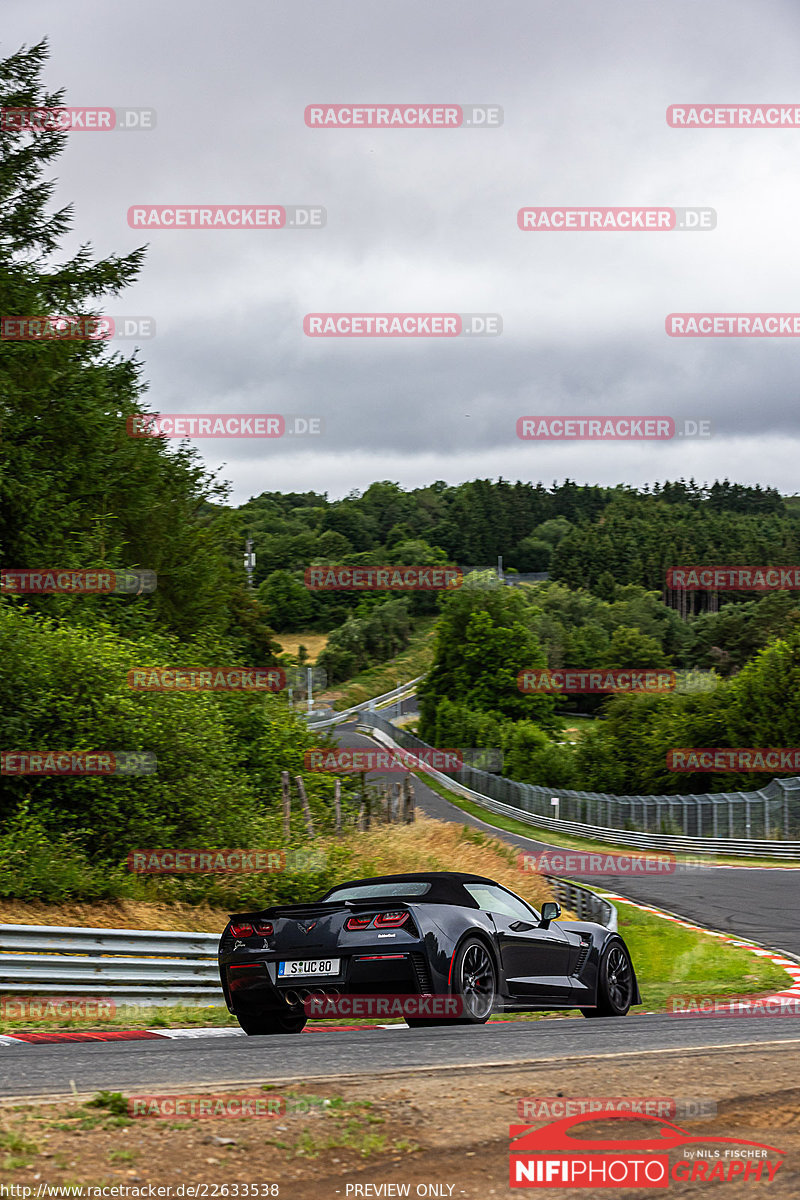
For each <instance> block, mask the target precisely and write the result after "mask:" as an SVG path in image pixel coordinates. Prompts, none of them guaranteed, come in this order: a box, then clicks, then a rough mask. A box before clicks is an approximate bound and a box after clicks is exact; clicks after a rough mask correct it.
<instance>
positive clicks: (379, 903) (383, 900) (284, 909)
mask: <svg viewBox="0 0 800 1200" xmlns="http://www.w3.org/2000/svg"><path fill="white" fill-rule="evenodd" d="M410 907H411V905H410V903H409V902H408V901H407V900H398V899H397V897H396V896H378V897H373V898H372V899H370V898H368V897H367V898H365V899H363V900H325V901H322V900H318V901H317V903H316V904H275V905H273V906H272V907H271V908H261V909H259V910H258V911H257V912H243V913H231V915H230V917H229V920H231V921H246V920H252V919H253V918H254V917H299V918H301V919H302V918H303V917H324V916H325V914H326V913H331V912H337V911H338V910H340V909H342V908H346V909H364V908H369V909H373V910H374V909H381V910H384V909H387V908H388V909H392V910H395V909H398V908H402V909H406V908H410Z"/></svg>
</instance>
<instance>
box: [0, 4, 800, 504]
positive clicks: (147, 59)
mask: <svg viewBox="0 0 800 1200" xmlns="http://www.w3.org/2000/svg"><path fill="white" fill-rule="evenodd" d="M43 35H47V36H48V38H49V39H50V43H51V54H52V57H51V62H50V67H49V71H48V76H47V82H48V84H49V85H50V86H51V87H53V88H55V87H59V86H62V85H63V86H64V87H66V89H67V102H68V103H69V104H72V105H86V106H90V105H113V106H120V105H129V106H147V107H152V108H155V109H156V110H157V114H158V124H157V128H156V129H155V130H154V131H152V132H148V133H138V134H132V133H122V132H113V133H107V134H101V133H89V132H81V133H77V132H76V133H74V134H72V135H71V137H70V140H69V145H68V149H67V151H66V153H65V155H64V156H63V158H62V159H61V160H60V163H59V164H58V168H57V173H58V178H59V191H58V197H57V198H58V201H59V202H62V203H63V202H67V201H73V202H74V203H75V214H76V219H75V226H74V237H73V239H72V246H71V247H70V248H72V247H73V246H74V245H76V244H77V243H79V242H84V241H87V240H88V241H91V242H92V243H93V246H94V248H95V250H96V252H97V253H99V254H107V253H111V252H114V251H117V252H123V251H127V250H130V249H132V248H134V247H136V246H139V245H142V244H144V243H147V244H148V246H149V249H148V256H147V262H146V265H145V268H144V270H143V272H142V275H141V277H140V280H139V282H138V283H137V284H136V285H135V286H134V287H133V288H131V289H129V291H128V292H127V294H126V295H125V296H124V297H123V298H122V299H121V300H120V301H118V302H115V303H111V304H109V306H108V311H109V312H110V313H111V314H114V313H118V314H121V313H134V314H148V315H152V316H153V317H154V318H155V321H156V325H157V331H158V332H157V336H156V337H155V338H154V339H152V340H150V341H143V342H142V343H141V354H142V357H143V359H144V362H145V367H146V376H147V378H148V380H149V383H150V391H149V396H148V402H149V404H150V405H151V407H152V408H153V409H154V410H156V411H159V412H162V413H172V412H187V413H200V412H236V413H238V412H262V413H264V412H265V413H274V412H281V413H284V412H286V413H307V414H318V415H320V416H322V417H323V418H324V421H325V434H324V436H322V437H319V438H316V439H314V440H313V442H312V441H311V440H309V439H306V440H304V441H295V442H294V443H287V442H286V441H285V440H281V441H272V442H265V441H257V440H236V441H234V440H226V441H221V440H214V441H198V442H196V443H195V444H196V445H197V447H198V449H199V450H200V451H201V453H202V454H203V457H204V458H205V460H206V462H207V463H208V465H209V466H210V467H212V468H214V469H216V468H221V474H222V475H223V476H224V477H225V478H227V479H229V480H230V482H231V483H232V485H233V498H234V499H235V500H237V501H243V500H245V499H247V498H248V497H249V496H250V495H253V494H257V493H259V492H260V491H262V490H265V489H276V490H306V489H314V490H319V491H328V492H329V493H330V495H331V496H332V497H333V496H340V495H344V494H346V493H347V492H348V491H350V490H351V489H352V488H359V489H363V488H364V487H366V486H367V485H368V484H369V483H370V482H371V481H372V480H374V479H386V478H388V479H394V480H397V481H399V482H400V483H401V484H402V485H403V486H405V487H411V486H417V485H422V484H425V483H427V482H430V481H432V480H434V479H446V480H447V481H449V482H453V483H454V482H458V481H460V480H464V479H469V478H474V477H476V476H489V477H496V476H497V475H503V476H504V477H505V478H510V479H517V478H521V479H523V480H534V481H536V480H539V479H541V480H543V481H544V482H545V483H548V484H549V483H550V482H551V481H552V480H553V479H562V478H563V477H564V476H565V475H569V476H571V477H572V478H574V479H577V480H578V481H579V482H584V481H589V482H599V483H616V482H619V481H624V482H628V483H631V484H641V483H644V482H646V481H652V480H655V479H664V478H667V477H669V478H675V477H677V476H679V475H686V476H688V475H694V476H695V477H696V478H697V479H699V480H709V481H710V480H712V479H713V478H715V477H723V476H725V475H728V476H729V477H731V478H735V479H738V480H740V481H743V482H750V483H756V482H760V483H762V484H770V485H773V486H777V487H780V488H781V489H782V490H784V491H787V492H796V491H800V480H799V479H798V475H797V470H796V463H797V461H798V455H799V454H800V415H798V407H799V406H798V370H797V363H798V353H800V340H799V339H797V338H785V339H737V338H715V339H673V338H669V337H667V335H666V333H665V329H664V319H665V317H666V315H667V314H668V313H670V312H673V311H704V312H705V311H713V312H761V311H764V312H790V311H795V310H796V311H800V293H799V292H798V289H797V269H798V268H797V261H798V254H797V252H798V241H799V235H798V217H797V214H798V212H800V173H799V172H798V162H800V128H798V129H777V130H776V129H768V130H766V129H750V130H748V129H711V130H679V129H671V128H669V127H668V125H667V123H666V118H665V110H666V108H667V106H668V105H670V104H675V103H681V102H694V101H697V102H706V103H708V102H715V103H727V102H743V103H747V102H749V103H757V102H764V103H767V102H772V103H776V102H780V103H792V104H795V103H796V104H798V105H800V69H799V68H798V38H799V36H800V14H799V13H798V11H797V7H796V4H795V3H794V2H793V0H785V2H784V0H758V2H757V3H756V2H755V0H752V2H749V3H743V2H739V0H705V2H704V3H703V4H702V5H698V4H697V3H696V0H678V2H672V3H658V4H650V3H642V0H602V2H598V0H493V2H492V3H488V2H487V0H481V2H480V3H478V2H477V0H466V2H462V3H458V4H454V3H452V2H451V0H436V3H435V4H431V3H430V2H429V0H425V2H422V0H403V2H400V0H379V2H375V0H324V2H323V0H292V2H291V3H289V2H288V0H239V2H238V3H236V4H235V5H230V6H227V7H226V6H223V5H221V4H219V3H211V2H210V0H192V2H191V3H189V2H188V0H138V2H137V3H136V4H122V3H119V0H117V2H116V3H112V4H109V3H101V2H100V0H92V2H86V0H71V2H70V3H68V4H65V3H64V2H63V0H37V3H36V4H34V5H31V4H30V3H29V0H4V3H3V22H2V45H0V52H2V53H3V54H8V53H10V52H12V51H13V50H15V49H17V48H18V47H19V46H20V45H21V44H23V43H27V44H30V43H32V42H34V41H36V40H38V39H39V38H40V37H42V36H43ZM316 102H321V103H351V102H365V103H375V102H391V103H414V102H426V103H432V102H448V103H461V104H479V103H484V104H489V103H491V104H497V105H500V106H502V108H503V110H504V124H503V125H502V127H501V128H498V129H480V130H478V129H429V130H411V129H403V130H398V129H386V130H370V129H359V130H346V129H341V130H339V129H309V128H307V127H306V126H305V124H304V116H303V114H304V109H305V107H306V105H307V104H311V103H316ZM203 203H206V204H256V203H264V204H267V203H269V204H318V205H322V206H324V207H325V209H326V210H327V226H326V227H325V228H324V229H322V230H314V231H303V232H301V231H297V230H289V229H284V230H279V231H258V230H254V231H235V230H189V229H186V230H176V231H169V230H152V231H148V232H147V233H146V234H143V233H142V232H140V231H136V230H133V229H130V228H129V227H128V225H127V210H128V207H129V206H130V205H132V204H148V205H154V204H203ZM533 205H581V206H605V205H659V206H676V205H704V206H711V207H713V208H714V209H715V210H716V211H717V214H718V226H717V228H716V230H715V231H713V232H707V233H679V232H669V233H655V232H654V233H628V234H626V233H621V232H614V233H609V232H604V233H580V232H574V233H544V232H542V233H540V232H536V233H522V232H520V230H519V229H518V228H517V223H516V214H517V211H518V209H519V208H520V207H523V206H533ZM323 311H335V312H496V313H500V314H502V317H503V322H504V330H503V333H502V336H500V337H497V338H491V339H477V338H473V339H465V338H459V339H453V340H449V339H448V340H425V339H385V338H375V339H361V338H350V339H317V340H314V339H311V338H309V337H307V336H305V334H304V333H303V324H302V323H303V316H304V314H306V313H308V312H323ZM528 414H548V415H549V414H554V415H565V414H570V415H572V414H585V415H591V414H603V415H606V414H612V415H613V414H636V415H640V414H642V415H647V414H651V415H662V414H664V415H670V416H674V417H676V418H677V419H683V418H694V419H697V418H702V419H709V420H710V421H711V422H712V427H713V430H714V435H713V437H711V438H709V439H704V440H694V441H688V440H685V439H675V440H674V441H672V442H666V443H664V442H662V443H620V442H603V443H597V442H595V443H592V442H572V443H558V442H549V443H542V442H539V443H531V442H526V443H523V442H520V441H519V440H518V438H517V436H516V429H515V424H516V419H517V417H519V416H521V415H528ZM223 464H224V465H223Z"/></svg>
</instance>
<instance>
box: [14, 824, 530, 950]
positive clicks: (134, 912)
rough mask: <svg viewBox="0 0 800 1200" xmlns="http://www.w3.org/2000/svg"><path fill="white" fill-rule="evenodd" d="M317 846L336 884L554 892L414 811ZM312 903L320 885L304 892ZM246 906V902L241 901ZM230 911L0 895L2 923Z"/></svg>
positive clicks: (207, 917)
mask: <svg viewBox="0 0 800 1200" xmlns="http://www.w3.org/2000/svg"><path fill="white" fill-rule="evenodd" d="M312 844H313V845H314V848H315V849H316V850H319V851H322V853H323V855H324V853H325V850H326V849H327V848H328V847H333V846H343V847H344V848H345V849H346V850H347V851H348V852H349V861H348V864H347V867H346V868H345V869H344V874H343V876H342V879H341V880H340V882H346V880H347V879H363V878H365V877H368V876H371V875H400V874H403V873H404V872H406V871H468V872H473V873H474V874H476V875H486V876H488V877H489V878H490V879H496V880H497V882H498V883H502V884H505V886H506V887H508V888H510V889H511V890H512V891H513V892H516V893H517V894H518V895H519V896H522V897H523V898H524V899H525V900H527V901H528V902H529V903H531V904H533V906H534V907H535V908H540V907H541V905H542V903H543V902H544V901H545V900H552V899H553V895H552V892H551V891H550V888H549V885H548V884H547V882H546V881H545V880H544V879H542V878H541V877H540V876H539V875H534V874H532V873H530V872H528V871H520V870H519V869H518V868H517V866H516V851H514V850H513V849H512V848H511V847H509V846H508V845H506V844H505V843H503V842H501V841H500V840H499V838H495V837H492V836H491V835H488V834H484V833H482V832H481V833H479V832H477V831H476V830H473V829H471V828H469V827H468V826H466V825H457V824H453V823H451V822H448V821H435V820H433V819H432V818H431V817H425V816H422V815H421V814H417V819H416V821H415V822H414V824H413V825H377V826H374V827H373V828H372V829H370V830H368V831H367V832H364V833H358V832H352V833H349V834H347V835H346V836H345V837H343V838H341V839H335V838H317V839H316V841H315V842H314V843H312ZM310 890H311V893H312V894H310V895H308V896H298V897H297V900H298V901H300V900H312V899H316V897H317V896H318V895H319V894H320V892H321V889H320V888H317V889H313V888H312V889H310ZM247 907H248V908H249V907H250V905H247ZM232 911H235V906H234V907H232V908H231V909H225V908H217V907H211V906H209V905H202V906H199V905H190V904H185V903H180V902H175V903H172V904H169V903H165V902H164V903H159V902H148V901H141V900H104V901H96V902H86V903H81V902H80V901H74V902H72V903H60V904H42V903H38V902H23V901H21V900H0V924H9V925H56V926H63V925H83V926H93V927H95V928H98V929H174V930H186V931H188V932H194V931H198V930H200V931H204V932H208V933H214V932H216V931H221V930H222V929H223V928H224V927H225V925H226V923H227V920H228V913H229V912H232Z"/></svg>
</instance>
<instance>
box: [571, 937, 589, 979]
mask: <svg viewBox="0 0 800 1200" xmlns="http://www.w3.org/2000/svg"><path fill="white" fill-rule="evenodd" d="M591 948H592V943H591V942H584V941H583V940H581V952H580V954H579V955H578V959H577V961H576V963H575V966H574V967H573V968H572V974H573V975H580V973H581V971H582V970H583V968H584V966H585V965H586V960H587V958H588V957H589V951H590V950H591Z"/></svg>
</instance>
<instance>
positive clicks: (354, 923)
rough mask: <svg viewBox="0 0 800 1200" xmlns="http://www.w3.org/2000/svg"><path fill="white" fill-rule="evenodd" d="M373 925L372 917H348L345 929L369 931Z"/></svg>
mask: <svg viewBox="0 0 800 1200" xmlns="http://www.w3.org/2000/svg"><path fill="white" fill-rule="evenodd" d="M371 924H372V917H348V918H347V920H346V921H345V923H344V927H345V929H367V928H368V926H370V925H371Z"/></svg>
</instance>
